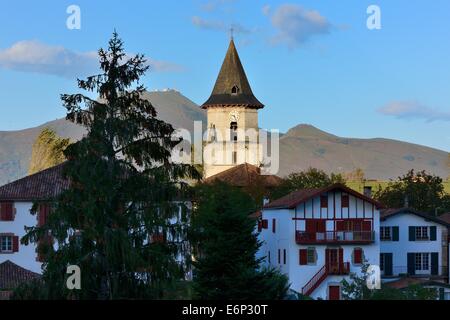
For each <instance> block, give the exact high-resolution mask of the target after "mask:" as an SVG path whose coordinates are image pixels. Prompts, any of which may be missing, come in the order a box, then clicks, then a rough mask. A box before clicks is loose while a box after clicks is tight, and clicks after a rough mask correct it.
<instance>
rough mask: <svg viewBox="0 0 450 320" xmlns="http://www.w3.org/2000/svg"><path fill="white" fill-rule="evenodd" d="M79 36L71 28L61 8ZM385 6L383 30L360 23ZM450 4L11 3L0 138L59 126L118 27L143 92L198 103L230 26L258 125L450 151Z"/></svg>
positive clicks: (4, 41) (3, 14)
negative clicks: (146, 65) (141, 67)
mask: <svg viewBox="0 0 450 320" xmlns="http://www.w3.org/2000/svg"><path fill="white" fill-rule="evenodd" d="M72 4H74V5H78V6H79V7H80V9H81V29H80V30H69V29H68V28H67V27H66V19H67V18H68V16H69V14H67V13H66V9H67V7H68V6H69V5H72ZM371 4H376V5H378V6H379V7H380V9H381V26H382V28H381V29H380V30H369V29H368V28H367V26H366V20H367V18H368V14H367V12H366V10H367V7H368V6H369V5H371ZM449 18H450V2H449V1H448V0H434V1H432V2H431V1H425V0H417V1H406V0H386V1H382V0H371V1H365V0H346V1H326V0H309V1H294V0H292V1H290V2H286V1H275V0H267V1H256V0H255V1H253V0H183V1H179V0H178V1H175V0H166V1H143V0H141V1H138V0H128V1H118V0H117V1H113V0H109V1H81V0H71V1H63V0H59V1H52V0H41V1H21V0H16V1H14V2H13V1H9V2H8V4H7V5H6V4H2V8H1V10H0V26H1V28H0V88H1V89H0V110H1V111H2V113H1V116H0V131H1V130H16V129H22V128H27V127H31V126H36V125H39V124H42V123H44V122H46V121H49V120H53V119H56V118H60V117H63V116H64V115H65V110H64V109H63V108H62V106H61V103H60V100H59V94H61V93H72V92H75V91H77V88H76V81H75V78H76V76H77V75H80V76H81V75H83V74H84V73H86V74H89V73H93V72H95V70H93V71H92V72H91V70H92V66H93V64H92V62H93V61H94V60H93V59H94V58H93V52H95V51H96V50H97V49H99V48H100V47H105V46H106V44H107V40H108V38H109V37H110V35H111V33H112V31H113V30H114V28H116V29H117V31H118V32H119V34H120V36H121V37H122V38H123V40H124V41H125V47H126V49H127V51H128V52H131V53H144V54H145V55H146V56H147V57H148V58H150V59H151V66H152V71H151V72H150V73H149V74H148V75H147V76H146V77H145V79H144V83H145V85H146V86H147V87H148V89H150V90H155V89H163V88H175V89H177V90H179V91H181V92H182V93H183V94H184V95H185V96H187V97H188V98H190V99H191V100H193V101H194V102H196V103H198V104H201V103H202V102H204V101H205V100H206V99H207V98H208V96H209V94H210V92H211V89H212V87H213V85H214V81H215V78H216V76H217V73H218V71H219V68H220V65H221V62H222V60H223V57H224V54H225V51H226V49H227V46H228V41H229V31H228V30H229V27H230V26H231V25H233V26H234V29H235V32H234V33H235V41H236V45H237V48H238V51H239V54H240V56H241V60H242V62H243V64H244V68H245V69H246V73H247V76H248V78H249V80H250V83H251V85H252V88H253V91H254V93H255V95H256V96H257V97H258V99H259V100H261V101H262V102H263V103H264V104H265V105H266V107H265V108H264V109H263V110H262V111H261V113H260V125H261V127H263V128H267V129H272V128H276V129H280V130H281V131H286V130H288V129H289V128H290V127H292V126H294V125H296V124H299V123H309V124H312V125H314V126H316V127H318V128H320V129H322V130H325V131H328V132H330V133H333V134H336V135H339V136H346V137H355V138H374V137H384V138H391V139H398V140H403V141H408V142H413V143H417V144H423V145H427V146H430V147H435V148H439V149H442V150H445V151H450V130H449V128H450V59H449V57H450V41H449V39H450V19H449Z"/></svg>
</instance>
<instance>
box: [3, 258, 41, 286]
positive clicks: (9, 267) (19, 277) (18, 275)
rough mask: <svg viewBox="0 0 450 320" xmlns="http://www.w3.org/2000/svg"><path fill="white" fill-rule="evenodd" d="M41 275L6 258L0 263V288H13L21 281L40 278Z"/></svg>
mask: <svg viewBox="0 0 450 320" xmlns="http://www.w3.org/2000/svg"><path fill="white" fill-rule="evenodd" d="M40 277H41V275H40V274H38V273H35V272H32V271H30V270H27V269H24V268H22V267H20V266H18V265H17V264H15V263H13V262H11V261H9V260H6V261H5V262H3V263H0V290H5V289H14V288H16V287H17V286H18V285H20V284H21V283H23V282H27V281H30V280H33V279H38V278H40Z"/></svg>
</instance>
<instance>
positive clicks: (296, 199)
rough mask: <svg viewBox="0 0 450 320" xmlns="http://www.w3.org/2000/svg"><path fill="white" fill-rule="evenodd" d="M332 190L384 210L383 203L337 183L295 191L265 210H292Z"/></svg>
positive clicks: (268, 205) (275, 201)
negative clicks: (339, 191)
mask: <svg viewBox="0 0 450 320" xmlns="http://www.w3.org/2000/svg"><path fill="white" fill-rule="evenodd" d="M332 190H341V191H344V192H346V193H349V194H352V195H354V196H355V197H358V198H360V199H364V200H366V201H368V202H370V203H373V204H374V205H375V206H376V207H377V208H382V207H383V205H382V204H381V203H379V202H378V201H376V200H374V199H372V198H369V197H366V196H365V195H363V194H361V193H359V192H356V191H354V190H353V189H350V188H349V187H347V186H345V185H343V184H340V183H337V184H334V185H331V186H328V187H324V188H318V189H301V190H297V191H294V192H292V193H290V194H288V195H286V196H284V197H282V198H279V199H277V200H274V201H272V202H269V203H268V204H267V205H265V206H264V208H265V209H270V208H286V209H290V208H294V207H296V206H297V205H299V204H300V203H303V202H305V201H307V200H309V199H311V198H314V197H316V196H318V195H320V194H322V193H326V192H329V191H332Z"/></svg>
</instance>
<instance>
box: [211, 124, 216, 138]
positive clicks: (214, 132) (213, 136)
mask: <svg viewBox="0 0 450 320" xmlns="http://www.w3.org/2000/svg"><path fill="white" fill-rule="evenodd" d="M210 137H211V142H214V141H216V125H215V124H211V127H210Z"/></svg>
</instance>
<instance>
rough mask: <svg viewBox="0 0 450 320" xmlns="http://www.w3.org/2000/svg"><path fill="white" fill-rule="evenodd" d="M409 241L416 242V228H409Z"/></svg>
mask: <svg viewBox="0 0 450 320" xmlns="http://www.w3.org/2000/svg"><path fill="white" fill-rule="evenodd" d="M409 241H416V227H409Z"/></svg>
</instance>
